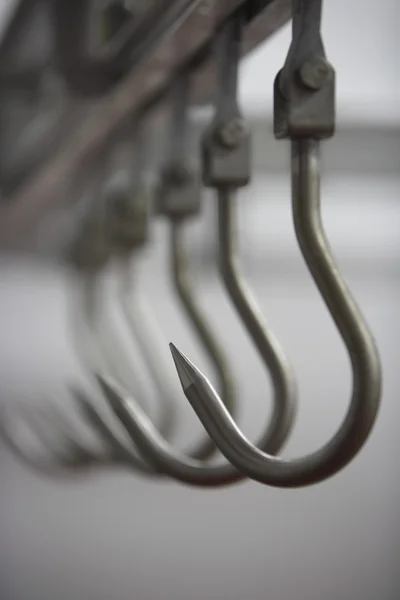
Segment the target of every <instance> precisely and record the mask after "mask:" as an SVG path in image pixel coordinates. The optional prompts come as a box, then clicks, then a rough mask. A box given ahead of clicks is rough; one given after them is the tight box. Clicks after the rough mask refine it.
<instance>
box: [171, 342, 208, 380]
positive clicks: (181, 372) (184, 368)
mask: <svg viewBox="0 0 400 600" xmlns="http://www.w3.org/2000/svg"><path fill="white" fill-rule="evenodd" d="M169 349H170V350H171V354H172V358H173V359H174V363H175V368H176V370H177V372H178V376H179V379H180V381H181V385H182V389H183V391H184V392H186V390H187V389H188V388H189V387H190V386H191V385H195V386H196V385H198V383H199V380H200V379H202V374H201V373H200V371H199V370H198V369H197V367H196V366H195V365H194V364H193V363H192V362H191V361H190V360H189V359H188V358H187V356H185V355H184V354H183V352H181V351H180V350H179V348H177V347H176V346H175V344H172V343H170V344H169Z"/></svg>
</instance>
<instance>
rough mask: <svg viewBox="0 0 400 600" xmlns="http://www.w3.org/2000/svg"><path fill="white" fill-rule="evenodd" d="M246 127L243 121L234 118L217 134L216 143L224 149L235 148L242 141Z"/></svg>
mask: <svg viewBox="0 0 400 600" xmlns="http://www.w3.org/2000/svg"><path fill="white" fill-rule="evenodd" d="M246 133H247V127H246V124H245V122H244V119H242V118H241V117H234V118H233V119H231V120H230V121H228V122H227V123H225V124H224V125H223V126H222V127H221V129H220V130H219V132H218V141H219V142H220V143H221V144H222V145H223V146H225V147H226V148H231V149H233V148H236V147H237V146H238V145H239V144H240V142H241V141H242V140H243V139H244V137H245V135H246Z"/></svg>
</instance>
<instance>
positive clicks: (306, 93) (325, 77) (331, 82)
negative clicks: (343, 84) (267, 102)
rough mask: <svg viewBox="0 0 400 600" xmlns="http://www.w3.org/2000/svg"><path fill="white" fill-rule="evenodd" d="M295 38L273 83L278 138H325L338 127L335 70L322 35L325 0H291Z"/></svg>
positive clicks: (275, 124) (275, 131) (275, 128)
mask: <svg viewBox="0 0 400 600" xmlns="http://www.w3.org/2000/svg"><path fill="white" fill-rule="evenodd" d="M292 4H293V37H292V43H291V46H290V49H289V53H288V55H287V58H286V62H285V64H284V66H283V68H282V69H281V71H280V72H279V73H278V75H277V76H276V79H275V83H274V134H275V137H276V138H277V139H285V138H290V139H301V138H312V139H325V138H329V137H332V135H333V134H334V129H335V71H334V69H333V67H332V65H331V64H330V63H329V62H328V61H327V60H326V55H325V50H324V46H323V43H322V38H321V13H322V0H292Z"/></svg>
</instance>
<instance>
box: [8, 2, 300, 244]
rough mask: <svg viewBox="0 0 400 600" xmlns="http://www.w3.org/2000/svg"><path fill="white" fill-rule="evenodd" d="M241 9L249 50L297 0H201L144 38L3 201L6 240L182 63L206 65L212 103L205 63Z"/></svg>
mask: <svg viewBox="0 0 400 600" xmlns="http://www.w3.org/2000/svg"><path fill="white" fill-rule="evenodd" d="M239 9H241V10H242V9H244V10H245V14H246V20H247V22H246V27H245V30H244V40H243V44H242V49H241V54H242V56H244V55H246V54H247V53H248V52H250V51H251V50H253V49H254V48H255V47H256V46H257V45H258V44H260V43H261V42H263V41H264V40H265V39H266V38H268V37H269V36H270V35H271V34H272V33H273V32H274V31H276V30H277V29H279V28H280V27H281V26H282V25H283V24H284V23H285V22H286V21H287V20H288V19H289V18H290V14H291V3H290V0H259V1H256V2H254V1H251V2H250V1H249V0H247V1H246V0H229V1H219V2H216V1H210V0H197V1H196V2H193V3H192V4H191V8H190V10H187V11H186V13H185V14H183V15H181V17H180V20H178V21H175V22H174V23H171V22H169V23H168V24H167V26H166V28H165V29H164V30H162V29H161V26H160V31H159V35H158V37H157V38H156V39H154V35H153V36H150V40H149V42H148V46H146V44H145V42H144V41H142V42H141V44H142V45H141V51H140V53H139V50H137V54H136V56H138V57H139V58H138V59H137V61H136V63H135V66H134V68H132V70H131V71H130V72H129V74H128V75H127V77H126V78H125V79H124V80H123V81H122V82H121V83H120V84H118V86H117V87H116V88H115V89H114V90H113V91H112V92H111V93H109V94H108V95H107V96H105V97H103V98H102V99H101V100H100V101H97V102H95V103H94V104H93V107H92V109H91V110H90V113H89V115H88V116H87V118H86V119H85V121H84V122H83V123H82V122H79V123H78V124H77V126H76V127H75V128H71V129H72V133H71V134H70V136H68V137H66V136H65V137H63V140H62V143H61V144H60V146H59V149H58V152H55V153H53V155H52V157H51V158H50V159H48V158H47V160H45V161H43V163H42V164H40V165H37V166H36V168H35V169H34V173H33V174H32V175H31V176H30V177H29V179H28V181H26V182H24V183H23V184H22V185H21V187H20V188H19V189H17V191H16V193H15V194H14V195H13V196H12V197H11V198H10V199H8V201H7V204H6V206H3V207H2V209H1V211H0V247H2V248H3V249H5V248H20V247H22V246H23V245H24V241H25V240H26V239H27V236H29V232H30V231H31V230H32V228H33V227H34V226H35V224H36V223H37V221H38V220H39V219H40V218H41V217H42V216H43V215H44V214H46V212H47V211H48V210H50V209H53V208H55V207H57V205H60V204H61V203H62V201H63V199H64V198H65V194H63V193H62V191H63V189H64V188H65V186H66V185H67V183H68V181H69V179H70V178H71V177H73V175H74V173H75V171H76V170H77V168H79V167H81V166H82V164H83V163H85V162H86V161H90V160H92V159H93V158H94V157H95V156H96V154H97V153H98V152H99V151H101V148H102V147H103V146H104V144H105V143H107V141H108V140H109V139H110V137H111V136H113V135H114V134H115V133H116V131H118V129H119V128H120V127H121V126H122V125H123V123H124V122H125V121H126V120H128V119H129V118H131V117H132V116H133V115H134V114H135V113H136V112H137V111H139V110H142V109H144V108H145V107H147V106H149V105H150V104H152V103H154V104H155V103H156V102H157V101H158V100H161V99H162V97H163V95H164V94H165V92H166V91H167V89H168V87H169V85H170V83H171V81H172V79H173V78H174V76H175V75H176V73H177V72H178V71H179V70H180V69H181V68H185V67H187V66H188V65H193V66H195V65H196V64H197V65H201V68H199V70H198V75H197V77H196V80H195V85H194V93H193V102H194V104H196V105H202V104H205V103H207V102H209V100H210V95H211V93H212V89H213V79H214V77H213V66H212V65H211V64H208V63H207V62H206V58H207V57H208V55H209V50H210V44H211V41H212V39H213V38H214V35H215V31H216V30H217V29H219V27H220V26H221V25H222V24H223V23H224V22H225V21H226V20H227V19H229V18H230V17H231V16H232V15H233V14H234V13H235V11H237V10H239ZM0 49H1V45H0ZM134 55H135V53H134V52H133V54H132V56H134ZM202 63H204V65H203V64H202ZM0 65H1V59H0ZM164 112H165V111H163V109H162V107H161V109H160V110H157V111H155V112H154V121H155V126H156V127H162V126H163V117H164ZM86 114H87V113H86Z"/></svg>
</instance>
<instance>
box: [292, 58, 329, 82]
mask: <svg viewBox="0 0 400 600" xmlns="http://www.w3.org/2000/svg"><path fill="white" fill-rule="evenodd" d="M331 72H332V67H331V65H330V64H329V63H328V61H327V60H325V59H324V58H322V57H315V58H312V59H311V60H307V61H305V62H304V63H303V64H302V65H301V67H300V69H299V76H300V81H301V83H302V84H303V85H304V86H305V87H307V88H309V89H310V90H319V89H321V88H322V87H323V86H324V85H325V84H326V82H327V81H328V79H329V77H330V74H331Z"/></svg>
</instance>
